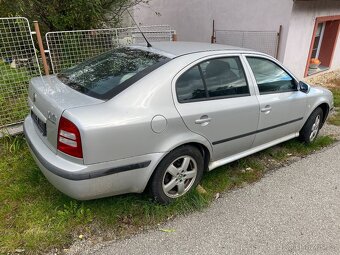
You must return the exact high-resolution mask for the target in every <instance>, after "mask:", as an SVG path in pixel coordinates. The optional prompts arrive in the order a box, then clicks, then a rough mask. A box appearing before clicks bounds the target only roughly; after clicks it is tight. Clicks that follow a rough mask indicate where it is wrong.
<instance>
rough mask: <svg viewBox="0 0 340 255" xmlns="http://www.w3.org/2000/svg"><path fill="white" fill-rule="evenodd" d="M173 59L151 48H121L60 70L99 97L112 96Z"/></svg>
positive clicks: (78, 86)
mask: <svg viewBox="0 0 340 255" xmlns="http://www.w3.org/2000/svg"><path fill="white" fill-rule="evenodd" d="M168 60H169V59H168V58H166V57H164V56H161V55H158V54H155V53H151V52H147V51H142V50H138V49H132V48H118V49H114V50H111V51H109V52H106V53H103V54H101V55H99V56H96V57H94V58H91V59H89V60H86V61H84V62H83V63H80V64H78V65H76V66H74V67H71V68H69V69H66V70H64V71H62V72H61V73H60V74H58V76H57V77H58V78H59V79H60V80H61V81H62V82H63V83H65V84H66V85H68V86H70V87H71V88H73V89H75V90H77V91H79V92H81V93H84V94H86V95H89V96H92V97H96V98H99V99H104V100H106V99H110V98H112V97H114V96H115V95H117V94H118V93H120V92H121V91H123V90H124V89H126V88H127V87H129V86H130V85H132V84H133V83H135V82H136V81H138V80H139V79H141V78H143V77H144V76H145V75H147V74H148V73H150V72H151V71H153V70H155V69H156V68H158V67H159V66H161V65H162V64H164V63H166V62H167V61H168Z"/></svg>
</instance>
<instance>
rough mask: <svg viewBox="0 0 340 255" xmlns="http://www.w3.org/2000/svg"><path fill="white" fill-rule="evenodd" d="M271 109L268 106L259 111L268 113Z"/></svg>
mask: <svg viewBox="0 0 340 255" xmlns="http://www.w3.org/2000/svg"><path fill="white" fill-rule="evenodd" d="M271 109H272V107H271V106H270V105H266V106H265V107H263V108H262V109H261V112H270V111H271Z"/></svg>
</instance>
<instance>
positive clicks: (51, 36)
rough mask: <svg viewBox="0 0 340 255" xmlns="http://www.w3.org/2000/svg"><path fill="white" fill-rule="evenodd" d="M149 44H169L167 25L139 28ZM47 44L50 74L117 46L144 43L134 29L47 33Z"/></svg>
mask: <svg viewBox="0 0 340 255" xmlns="http://www.w3.org/2000/svg"><path fill="white" fill-rule="evenodd" d="M141 30H142V31H143V32H144V34H145V36H146V37H147V38H148V40H149V41H150V42H155V41H171V39H172V30H171V28H170V26H167V25H159V26H142V27H141ZM46 41H47V46H48V51H49V57H50V62H51V67H52V71H53V73H58V72H59V71H61V70H62V69H64V68H67V67H70V66H73V65H75V64H77V63H79V62H81V61H83V60H85V59H87V58H89V57H92V56H95V55H98V54H100V53H102V52H105V51H108V50H110V49H112V48H114V47H117V46H118V45H128V44H133V43H141V42H144V39H143V37H142V35H141V33H140V32H139V30H138V29H137V28H136V27H128V28H114V29H93V30H75V31H59V32H49V33H47V34H46Z"/></svg>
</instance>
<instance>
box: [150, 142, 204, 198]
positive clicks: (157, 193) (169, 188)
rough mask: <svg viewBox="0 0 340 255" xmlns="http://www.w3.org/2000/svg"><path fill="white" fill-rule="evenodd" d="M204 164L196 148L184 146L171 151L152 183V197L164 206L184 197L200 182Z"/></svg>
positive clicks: (159, 166)
mask: <svg viewBox="0 0 340 255" xmlns="http://www.w3.org/2000/svg"><path fill="white" fill-rule="evenodd" d="M203 163H204V162H203V157H202V154H201V152H200V151H199V150H198V149H197V148H196V147H193V146H182V147H179V148H177V149H176V150H173V151H171V152H170V153H169V154H168V155H167V156H165V158H164V159H163V160H162V161H161V162H160V163H159V165H158V166H157V168H156V169H155V172H154V174H153V176H152V179H151V183H150V191H151V195H152V196H153V198H154V199H155V200H156V201H157V202H159V203H163V204H168V203H170V202H171V201H172V200H174V199H176V198H178V197H181V196H184V195H185V194H187V193H188V192H189V191H190V190H192V189H193V188H194V187H196V186H197V184H198V183H199V182H200V180H201V178H202V175H203V166H204V164H203Z"/></svg>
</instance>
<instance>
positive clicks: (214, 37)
mask: <svg viewBox="0 0 340 255" xmlns="http://www.w3.org/2000/svg"><path fill="white" fill-rule="evenodd" d="M211 43H216V32H215V20H214V19H213V29H212V35H211Z"/></svg>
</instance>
